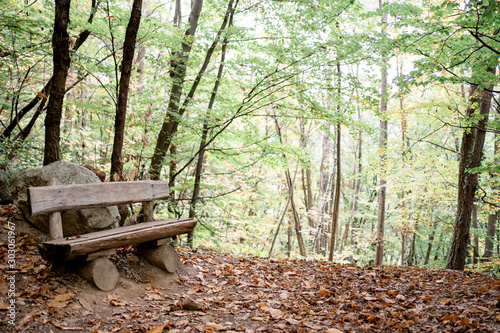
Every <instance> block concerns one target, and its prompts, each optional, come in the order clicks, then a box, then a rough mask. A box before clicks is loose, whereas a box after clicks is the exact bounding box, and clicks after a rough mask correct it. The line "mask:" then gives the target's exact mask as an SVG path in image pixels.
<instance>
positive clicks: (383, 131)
mask: <svg viewBox="0 0 500 333" xmlns="http://www.w3.org/2000/svg"><path fill="white" fill-rule="evenodd" d="M379 7H382V0H379ZM386 22H387V13H384V14H382V24H385V23H386ZM382 34H385V29H382ZM387 67H388V64H387V56H386V55H385V52H382V83H381V89H380V117H381V120H380V139H379V146H380V180H379V190H378V217H377V251H376V253H375V265H382V261H383V258H384V241H385V240H384V229H385V194H386V193H385V191H386V180H385V176H386V175H385V172H386V163H387V119H386V115H385V113H386V111H387Z"/></svg>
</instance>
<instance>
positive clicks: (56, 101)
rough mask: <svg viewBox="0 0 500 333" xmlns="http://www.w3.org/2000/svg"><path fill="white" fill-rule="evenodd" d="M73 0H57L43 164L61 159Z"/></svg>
mask: <svg viewBox="0 0 500 333" xmlns="http://www.w3.org/2000/svg"><path fill="white" fill-rule="evenodd" d="M70 5H71V0H56V2H55V19H54V34H53V36H52V48H53V63H54V69H53V74H52V87H51V91H50V95H49V103H48V106H47V115H46V117H45V149H44V157H43V165H47V164H50V163H52V162H56V161H59V160H60V159H61V157H60V146H59V138H60V133H61V116H62V107H63V102H64V91H65V88H66V77H67V76H68V70H69V63H70V58H69V35H68V23H69V9H70Z"/></svg>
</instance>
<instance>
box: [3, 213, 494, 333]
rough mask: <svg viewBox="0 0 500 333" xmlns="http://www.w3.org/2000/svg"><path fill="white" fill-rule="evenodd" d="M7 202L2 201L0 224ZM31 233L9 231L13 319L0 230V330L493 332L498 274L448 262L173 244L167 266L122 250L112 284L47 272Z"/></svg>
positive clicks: (5, 215)
mask: <svg viewBox="0 0 500 333" xmlns="http://www.w3.org/2000/svg"><path fill="white" fill-rule="evenodd" d="M9 210H10V211H12V208H9V207H6V206H0V223H1V224H2V225H5V223H6V221H7V219H8V218H10V215H11V213H10V212H9ZM37 237H38V236H35V235H34V234H32V233H23V232H20V233H19V234H18V236H17V237H16V251H17V255H16V261H17V273H16V297H15V299H16V320H15V323H16V324H15V326H12V325H10V324H9V323H8V320H9V318H8V317H7V314H8V312H7V309H6V308H7V304H6V303H7V302H8V299H7V293H8V289H9V287H8V285H9V282H8V281H7V277H9V276H10V274H9V273H8V267H7V264H6V257H7V229H6V228H5V227H4V228H3V230H2V232H1V234H0V255H1V256H2V258H3V260H2V261H0V267H1V273H0V274H1V276H0V316H1V318H0V332H33V333H38V332H54V333H56V332H95V333H98V332H121V333H129V332H149V333H161V332H218V331H220V332H329V333H338V332H476V331H478V332H500V280H496V279H493V278H491V277H488V276H485V275H480V274H472V273H469V272H457V271H450V270H437V269H422V268H416V267H381V266H368V267H358V266H354V265H341V264H335V263H328V262H320V261H306V260H300V261H293V260H285V259H264V258H257V257H238V256H232V255H228V254H221V253H217V252H215V251H212V250H210V249H201V248H198V249H194V250H192V249H189V248H177V251H178V253H179V256H180V267H179V269H178V271H177V272H176V273H174V274H167V273H165V272H163V271H161V270H159V269H157V268H156V267H153V266H151V265H150V264H149V263H147V262H145V261H144V260H143V259H141V258H139V257H137V256H136V255H135V254H134V252H133V250H132V249H131V248H125V249H122V250H121V251H119V253H118V254H117V255H115V256H113V257H111V258H112V260H113V261H114V262H115V264H116V265H117V267H118V268H119V271H120V280H119V282H118V285H117V286H116V288H115V289H113V290H112V291H111V292H103V291H100V290H97V289H96V288H95V287H92V286H91V285H89V283H87V282H86V281H84V280H83V279H81V278H80V277H78V276H77V275H74V274H66V275H62V276H61V275H56V274H55V273H53V272H52V271H51V268H50V264H49V263H48V262H46V261H44V260H43V259H42V258H41V257H40V256H39V255H38V252H37V249H36V245H37V243H38V239H37Z"/></svg>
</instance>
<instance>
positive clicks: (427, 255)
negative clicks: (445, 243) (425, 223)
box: [424, 219, 438, 265]
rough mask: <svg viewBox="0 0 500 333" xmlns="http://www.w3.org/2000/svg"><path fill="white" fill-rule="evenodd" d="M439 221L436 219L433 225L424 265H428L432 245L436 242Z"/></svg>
mask: <svg viewBox="0 0 500 333" xmlns="http://www.w3.org/2000/svg"><path fill="white" fill-rule="evenodd" d="M437 223H438V220H437V219H435V220H434V223H433V225H432V230H431V234H430V235H429V243H428V244H427V251H426V252H425V259H424V265H427V264H428V263H429V260H430V258H431V252H432V245H433V244H434V235H435V234H436V228H437Z"/></svg>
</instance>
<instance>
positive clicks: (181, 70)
mask: <svg viewBox="0 0 500 333" xmlns="http://www.w3.org/2000/svg"><path fill="white" fill-rule="evenodd" d="M231 5H232V0H231ZM202 6H203V0H194V3H193V6H192V7H191V14H190V16H189V29H188V30H186V32H185V38H186V39H185V40H184V41H183V42H182V52H181V53H180V54H179V53H177V54H175V55H174V59H173V60H172V68H171V70H170V76H171V77H172V78H173V84H172V89H171V91H170V99H169V102H168V106H167V115H166V119H165V121H164V122H163V124H162V127H161V130H160V132H159V133H158V139H157V141H156V147H155V150H154V153H153V157H152V160H151V172H150V173H151V178H152V179H159V178H160V173H161V169H162V166H163V160H164V158H165V155H166V152H167V150H168V148H169V146H170V143H171V142H172V139H173V137H174V135H175V134H176V133H177V128H178V127H179V123H180V121H181V118H182V116H183V114H184V112H185V111H186V109H187V105H188V104H189V102H190V101H191V100H192V98H193V96H194V93H195V91H196V88H197V86H198V84H199V82H200V80H201V77H202V76H203V73H204V72H205V69H206V67H207V66H208V64H209V62H210V57H211V56H212V53H213V51H214V50H215V47H216V45H217V43H218V41H219V38H220V34H221V33H222V30H224V28H225V26H226V24H227V20H228V17H229V13H228V12H226V17H225V19H224V21H223V23H222V26H221V29H219V32H218V34H217V36H216V39H215V41H214V43H213V44H212V46H211V47H210V48H209V50H208V51H207V55H206V57H205V61H204V63H203V65H202V68H201V69H200V71H199V72H198V76H197V77H196V79H195V81H194V83H193V85H192V86H191V90H190V91H189V93H188V95H187V97H186V99H185V100H184V103H183V105H182V107H181V108H179V103H180V98H181V94H182V90H183V87H184V80H185V78H186V71H187V63H188V60H189V54H190V52H191V48H192V38H193V36H194V35H195V32H196V28H197V26H198V19H199V16H200V14H201V9H202ZM228 8H229V6H228Z"/></svg>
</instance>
